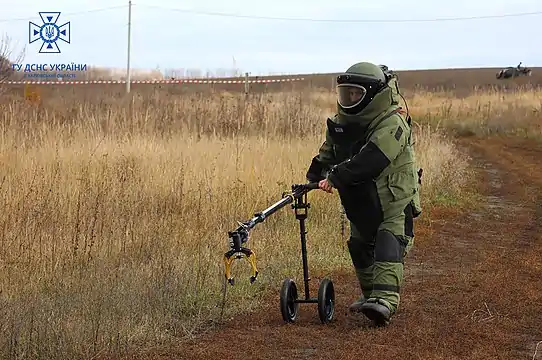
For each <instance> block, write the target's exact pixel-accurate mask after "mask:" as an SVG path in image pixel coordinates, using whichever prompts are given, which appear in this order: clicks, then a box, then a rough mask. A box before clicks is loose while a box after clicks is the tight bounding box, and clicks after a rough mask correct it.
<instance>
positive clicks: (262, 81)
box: [4, 77, 305, 85]
mask: <svg viewBox="0 0 542 360" xmlns="http://www.w3.org/2000/svg"><path fill="white" fill-rule="evenodd" d="M303 80H305V78H302V77H301V78H288V79H256V80H248V83H249V84H265V83H280V82H292V81H303ZM185 83H186V84H244V83H245V80H217V79H209V80H204V79H179V80H134V81H130V84H185ZM4 84H10V85H25V84H30V85H86V84H126V80H88V81H60V80H59V81H6V82H4Z"/></svg>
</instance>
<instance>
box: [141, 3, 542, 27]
mask: <svg viewBox="0 0 542 360" xmlns="http://www.w3.org/2000/svg"><path fill="white" fill-rule="evenodd" d="M139 5H140V6H143V7H147V8H154V9H160V10H168V11H176V12H182V13H187V14H195V15H207V16H222V17H231V18H244V19H259V20H281V21H306V22H333V23H412V22H444V21H466V20H483V19H498V18H507V17H522V16H531V15H542V11H534V12H524V13H515V14H501V15H482V16H469V17H453V18H426V19H376V20H371V19H314V18H285V17H272V16H258V15H242V14H234V13H221V12H209V11H198V10H189V9H177V8H170V7H164V6H158V5H146V4H139Z"/></svg>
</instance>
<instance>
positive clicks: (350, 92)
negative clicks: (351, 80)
mask: <svg viewBox="0 0 542 360" xmlns="http://www.w3.org/2000/svg"><path fill="white" fill-rule="evenodd" d="M365 95H367V90H366V89H365V88H364V87H363V86H361V85H356V84H340V85H337V96H338V101H339V105H340V106H341V107H343V108H345V109H349V108H352V107H354V106H356V105H358V104H359V103H361V102H362V101H363V99H364V98H365Z"/></svg>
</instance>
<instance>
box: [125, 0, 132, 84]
mask: <svg viewBox="0 0 542 360" xmlns="http://www.w3.org/2000/svg"><path fill="white" fill-rule="evenodd" d="M131 32H132V0H129V1H128V60H127V64H126V93H127V94H129V93H130V81H131V80H130V42H131V35H132V34H131Z"/></svg>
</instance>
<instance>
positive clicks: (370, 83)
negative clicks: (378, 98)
mask: <svg viewBox="0 0 542 360" xmlns="http://www.w3.org/2000/svg"><path fill="white" fill-rule="evenodd" d="M386 84H387V78H386V75H385V74H384V71H382V68H381V67H380V66H378V65H375V64H372V63H369V62H360V63H357V64H354V65H352V66H351V67H349V68H348V70H346V72H345V73H343V74H340V75H339V76H337V102H338V105H339V107H340V108H341V110H342V111H344V112H345V113H347V114H357V113H359V112H361V111H362V110H363V109H364V108H365V107H366V106H367V105H368V104H369V103H370V102H371V101H372V100H373V98H374V97H375V95H376V94H378V92H380V91H381V90H382V89H383V88H384V87H385V86H386Z"/></svg>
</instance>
